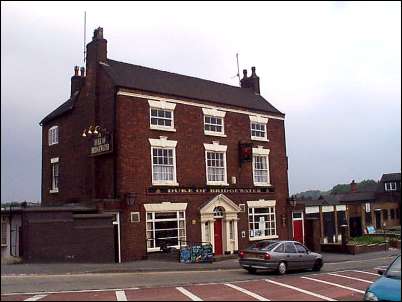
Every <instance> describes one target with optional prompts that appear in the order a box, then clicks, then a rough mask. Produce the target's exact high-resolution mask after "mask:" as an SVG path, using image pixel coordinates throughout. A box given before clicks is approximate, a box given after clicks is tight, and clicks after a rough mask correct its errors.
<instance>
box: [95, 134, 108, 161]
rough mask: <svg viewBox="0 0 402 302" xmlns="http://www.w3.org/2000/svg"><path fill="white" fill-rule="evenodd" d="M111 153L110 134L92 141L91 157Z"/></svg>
mask: <svg viewBox="0 0 402 302" xmlns="http://www.w3.org/2000/svg"><path fill="white" fill-rule="evenodd" d="M111 152H113V137H112V135H111V134H101V135H100V136H98V137H95V138H93V139H92V145H91V151H90V155H91V156H97V155H102V154H107V153H111Z"/></svg>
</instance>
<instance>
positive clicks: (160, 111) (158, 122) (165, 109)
mask: <svg viewBox="0 0 402 302" xmlns="http://www.w3.org/2000/svg"><path fill="white" fill-rule="evenodd" d="M148 103H149V107H150V109H149V110H150V128H151V129H156V130H163V131H176V129H175V128H174V108H175V107H176V104H173V103H168V102H164V101H152V100H148Z"/></svg>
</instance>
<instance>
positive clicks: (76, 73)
mask: <svg viewBox="0 0 402 302" xmlns="http://www.w3.org/2000/svg"><path fill="white" fill-rule="evenodd" d="M74 75H75V76H77V75H78V66H74Z"/></svg>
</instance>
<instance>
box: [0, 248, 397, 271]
mask: <svg viewBox="0 0 402 302" xmlns="http://www.w3.org/2000/svg"><path fill="white" fill-rule="evenodd" d="M400 253H401V251H400V250H398V249H389V250H388V251H383V252H373V253H365V254H358V255H349V254H334V253H321V254H322V256H323V258H324V263H337V262H344V261H358V260H368V259H375V258H382V257H391V256H396V255H399V254H400ZM239 268H240V266H239V263H238V260H237V259H228V260H222V261H217V262H213V263H191V264H190V263H179V262H173V261H163V260H140V261H133V262H125V263H110V264H98V263H46V264H37V263H32V264H2V265H1V276H12V275H64V274H87V273H98V274H99V273H128V272H130V273H132V272H164V271H192V270H195V271H202V270H228V269H239Z"/></svg>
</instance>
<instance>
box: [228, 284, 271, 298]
mask: <svg viewBox="0 0 402 302" xmlns="http://www.w3.org/2000/svg"><path fill="white" fill-rule="evenodd" d="M225 285H226V286H229V287H231V288H233V289H236V290H238V291H240V292H242V293H244V294H246V295H249V296H251V297H253V298H255V299H257V300H259V301H270V300H268V299H267V298H264V297H262V296H260V295H257V294H255V293H253V292H251V291H249V290H247V289H244V288H241V287H239V286H237V285H234V284H230V283H225Z"/></svg>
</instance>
